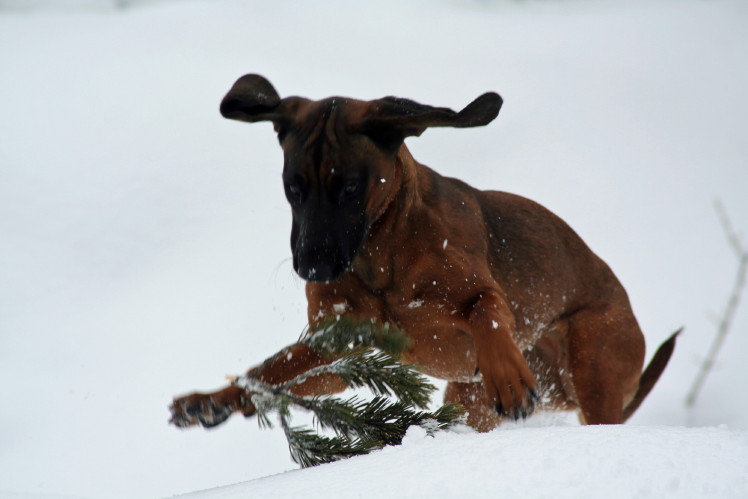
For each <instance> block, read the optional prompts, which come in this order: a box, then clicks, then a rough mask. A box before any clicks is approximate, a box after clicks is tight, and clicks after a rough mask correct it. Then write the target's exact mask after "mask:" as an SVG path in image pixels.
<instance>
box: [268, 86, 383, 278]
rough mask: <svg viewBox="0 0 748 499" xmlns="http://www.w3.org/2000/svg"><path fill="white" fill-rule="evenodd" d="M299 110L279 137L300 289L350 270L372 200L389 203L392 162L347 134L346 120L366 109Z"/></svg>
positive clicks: (307, 106)
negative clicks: (300, 283) (387, 200)
mask: <svg viewBox="0 0 748 499" xmlns="http://www.w3.org/2000/svg"><path fill="white" fill-rule="evenodd" d="M299 106H300V109H297V115H296V119H295V120H294V122H292V123H287V124H284V125H281V126H280V127H279V130H278V132H279V133H278V136H279V140H280V143H281V147H282V148H283V152H284V165H283V185H284V188H285V192H286V198H287V199H288V202H289V204H290V205H291V212H292V214H293V224H292V228H291V249H292V252H293V266H294V270H296V272H297V273H298V274H299V276H301V277H302V278H303V279H305V280H307V281H313V282H329V281H333V280H335V279H337V278H338V277H340V275H342V274H343V272H345V271H346V270H347V269H348V268H350V266H351V264H352V263H353V260H354V258H355V257H356V255H357V254H358V252H359V250H360V249H361V247H362V245H363V244H364V238H365V236H366V234H367V231H368V229H369V226H370V224H371V223H372V222H373V220H374V218H375V217H376V215H377V213H376V210H377V208H378V206H379V205H380V204H381V203H380V202H379V200H382V199H385V198H387V197H389V193H390V191H391V188H392V187H393V186H394V184H393V183H390V184H389V185H387V177H388V175H387V173H386V172H387V170H388V169H389V168H391V165H392V163H393V160H394V155H393V154H392V153H391V152H388V151H385V150H383V149H381V148H379V147H377V146H376V144H375V143H374V142H373V141H372V140H371V139H370V138H369V137H368V136H367V135H365V134H362V133H356V132H355V131H354V128H355V123H353V124H352V123H351V121H350V120H351V117H352V115H355V114H357V113H356V112H355V111H357V110H361V109H362V108H363V107H364V106H365V103H363V102H360V101H351V100H349V99H342V98H330V99H325V100H324V101H320V102H302V103H300V104H299ZM352 111H353V112H352Z"/></svg>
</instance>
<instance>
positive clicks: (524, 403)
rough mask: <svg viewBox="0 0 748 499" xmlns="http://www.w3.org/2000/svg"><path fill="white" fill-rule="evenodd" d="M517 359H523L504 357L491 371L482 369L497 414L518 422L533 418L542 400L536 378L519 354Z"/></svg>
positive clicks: (492, 366)
mask: <svg viewBox="0 0 748 499" xmlns="http://www.w3.org/2000/svg"><path fill="white" fill-rule="evenodd" d="M517 355H518V356H519V357H517V356H504V357H503V359H502V360H499V361H498V362H497V361H496V360H494V362H493V363H492V364H489V366H488V367H487V368H479V370H480V372H481V374H482V375H483V383H484V385H485V387H486V392H487V393H488V397H489V400H491V401H492V403H493V404H494V408H495V409H496V412H498V413H499V414H500V415H502V416H504V417H508V418H511V419H514V420H518V419H520V418H522V419H524V418H526V417H527V416H529V415H530V414H532V412H533V411H534V410H535V404H536V403H537V402H538V399H539V397H538V394H537V392H536V391H535V376H533V374H532V372H531V371H530V368H529V367H527V363H526V362H525V359H524V357H522V354H521V353H519V351H517Z"/></svg>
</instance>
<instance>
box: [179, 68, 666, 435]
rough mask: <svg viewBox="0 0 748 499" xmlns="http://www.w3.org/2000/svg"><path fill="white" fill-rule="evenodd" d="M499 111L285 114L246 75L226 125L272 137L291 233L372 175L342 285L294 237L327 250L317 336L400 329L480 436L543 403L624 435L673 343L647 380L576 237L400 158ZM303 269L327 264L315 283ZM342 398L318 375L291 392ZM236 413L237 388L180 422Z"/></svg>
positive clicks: (240, 397) (375, 109)
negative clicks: (239, 124)
mask: <svg viewBox="0 0 748 499" xmlns="http://www.w3.org/2000/svg"><path fill="white" fill-rule="evenodd" d="M500 106H501V98H500V97H499V96H498V95H497V94H485V95H483V96H481V97H480V98H478V99H476V101H474V102H473V103H472V104H471V105H470V106H468V107H467V108H465V109H464V110H463V111H461V112H460V113H455V112H453V111H451V110H448V109H443V108H433V107H430V106H423V105H420V104H417V103H414V102H412V101H405V100H402V99H394V98H385V99H380V100H377V101H369V102H364V101H357V100H352V99H344V98H331V99H325V100H322V101H310V100H307V99H302V98H298V97H290V98H286V99H282V100H281V99H280V98H279V97H278V96H277V93H276V92H275V90H274V89H273V88H272V86H271V85H270V83H269V82H267V80H265V79H264V78H262V77H259V76H256V75H247V76H245V77H243V78H241V79H240V80H239V81H237V83H236V84H235V86H234V87H233V88H232V90H231V91H230V92H229V94H228V95H227V96H226V98H225V99H224V101H223V104H222V112H223V114H224V116H226V117H229V118H233V119H239V120H242V121H250V122H254V121H263V120H267V121H272V122H273V123H274V124H275V127H276V131H278V132H279V137H280V139H281V145H282V147H283V149H284V153H285V158H286V166H285V168H286V170H285V171H284V179H285V180H286V183H287V186H286V187H287V193H288V192H290V193H289V194H288V195H289V199H290V201H291V204H292V208H293V210H294V217H295V218H294V223H295V224H296V223H297V220H302V218H301V217H303V216H308V217H311V218H312V221H311V222H305V223H314V222H315V217H316V218H320V217H321V216H322V215H315V214H314V213H311V214H310V210H313V209H315V208H312V207H311V201H309V202H308V203H307V204H306V205H302V204H301V198H299V200H298V201H297V200H295V198H294V197H293V196H295V195H299V191H300V189H301V188H302V187H303V189H304V190H305V194H304V195H303V196H322V194H323V193H326V192H329V191H331V190H333V191H334V189H335V188H334V187H331V186H332V185H333V184H334V183H335V181H336V178H337V177H336V176H340V175H341V174H343V175H348V176H349V177H350V175H353V174H354V173H355V175H359V174H360V173H361V172H359V171H356V172H353V171H352V169H356V168H358V169H361V168H366V171H365V172H364V173H366V176H365V178H366V184H365V185H364V186H362V187H361V188H362V189H365V196H364V197H363V198H362V202H361V203H359V204H358V205H356V206H357V208H355V209H354V211H355V210H356V209H357V210H358V211H359V212H361V213H360V216H361V217H362V218H361V220H362V222H361V223H362V224H363V225H364V229H363V232H362V240H361V241H360V243H356V244H358V247H357V248H354V251H353V256H352V258H351V261H350V262H348V261H344V260H345V259H344V258H343V257H341V261H344V264H342V265H343V266H344V267H345V268H342V267H341V268H342V270H341V272H342V273H340V275H334V274H335V272H336V271H334V270H330V269H328V270H326V271H325V272H327V275H334V278H333V279H331V280H329V282H324V280H328V279H326V278H325V277H324V276H323V280H322V281H320V280H318V279H315V277H319V276H317V275H316V273H317V272H318V271H319V272H322V271H320V270H319V269H323V268H327V267H325V265H326V264H327V262H325V261H324V256H323V257H321V258H322V259H320V257H319V254H321V253H324V254H332V250H329V249H328V248H327V246H324V245H325V244H333V243H329V241H328V240H327V239H325V241H327V242H325V241H323V242H316V241H315V239H314V238H315V236H314V235H304V234H302V235H301V236H299V233H303V232H304V230H305V229H304V228H303V227H302V228H301V229H298V230H297V228H296V227H297V226H296V225H294V227H295V228H294V230H295V231H297V237H308V239H307V240H304V241H302V244H301V246H304V244H303V242H306V244H307V246H315V245H317V246H315V247H316V248H317V250H316V253H315V254H312V255H311V256H310V255H307V254H304V253H303V251H304V250H302V249H300V247H299V245H298V244H297V245H296V246H294V252H295V253H294V265H295V267H296V269H297V272H299V273H300V274H301V275H302V277H305V278H306V279H307V280H309V281H310V282H308V283H307V286H306V294H307V300H308V318H309V323H310V324H312V325H314V324H315V323H318V322H319V321H320V320H321V319H322V318H324V317H328V316H331V315H333V314H340V313H341V312H342V311H345V313H347V314H352V315H355V316H358V317H363V318H372V319H375V320H377V321H379V322H380V323H392V324H396V325H397V326H398V327H400V328H401V329H403V330H404V331H406V332H407V334H408V335H409V336H410V338H411V339H412V347H411V348H410V349H409V350H408V351H407V352H406V353H405V355H404V360H405V361H407V362H409V363H414V364H418V365H420V366H422V367H423V369H424V371H425V372H426V373H427V374H429V375H432V376H435V377H438V378H442V379H445V380H448V381H449V384H448V386H447V390H446V395H445V398H446V400H447V401H450V402H457V403H460V404H462V405H463V406H465V407H466V409H467V410H468V411H469V419H468V421H469V423H471V424H472V425H473V426H475V427H476V428H478V429H480V430H483V431H487V430H489V429H491V428H493V427H495V426H496V424H498V423H499V422H500V421H501V419H502V417H513V418H517V417H524V416H525V415H527V414H529V413H530V412H531V411H532V410H533V407H534V403H535V401H536V394H538V395H539V396H540V401H541V403H542V404H543V406H544V407H547V408H552V409H571V408H578V409H579V410H580V419H581V420H582V421H583V422H585V423H588V424H600V423H622V422H623V421H624V420H625V419H626V418H627V417H628V416H630V414H631V412H633V410H634V409H635V408H636V407H638V405H639V404H640V403H641V401H642V400H643V398H644V397H645V396H646V395H647V392H649V390H650V389H651V387H652V385H654V382H655V381H656V380H657V378H658V377H659V375H660V373H661V372H662V370H663V369H664V368H665V365H666V364H667V361H668V359H669V356H670V353H671V352H672V349H673V347H674V343H675V336H673V337H672V338H671V339H670V340H668V341H667V342H666V343H665V344H663V345H662V346H661V348H660V351H659V353H658V356H657V357H656V358H655V361H653V362H652V363H651V364H650V366H649V367H648V369H647V371H645V373H644V375H642V365H643V362H644V337H643V335H642V333H641V331H640V329H639V326H638V324H637V321H636V319H635V318H634V315H633V313H632V310H631V306H630V304H629V300H628V297H627V295H626V292H625V291H624V289H623V287H622V286H621V284H620V283H619V282H618V280H617V279H616V277H615V276H614V275H613V273H612V272H611V270H610V269H609V268H608V266H607V265H606V264H605V263H604V262H603V261H602V260H601V259H600V258H598V257H597V256H596V255H595V254H594V253H593V252H592V251H591V250H590V249H589V248H588V247H587V246H586V245H585V243H584V242H583V241H582V240H581V239H580V238H579V236H577V234H576V233H575V232H574V231H573V230H572V229H571V228H570V227H569V226H568V225H566V223H564V222H563V221H562V220H561V219H560V218H558V217H557V216H555V215H554V214H553V213H551V212H550V211H548V210H546V209H545V208H543V207H542V206H540V205H538V204H536V203H534V202H532V201H529V200H527V199H524V198H522V197H519V196H515V195H512V194H507V193H503V192H496V191H480V190H476V189H474V188H472V187H470V186H469V185H467V184H465V183H464V182H461V181H460V180H457V179H453V178H446V177H442V176H441V175H439V174H438V173H436V172H435V171H433V170H431V169H429V168H428V167H426V166H424V165H421V164H419V163H418V162H417V161H415V160H414V159H413V157H412V156H411V154H410V152H409V151H408V148H407V147H406V146H405V145H404V143H403V139H404V138H405V137H407V136H413V135H420V133H421V132H423V131H424V130H425V129H426V128H427V127H429V126H457V127H464V126H480V125H485V124H487V123H488V122H490V121H491V120H492V119H493V118H494V117H495V116H496V114H497V113H498V111H499V107H500ZM362 165H364V166H362ZM290 169H293V171H292V172H291V173H288V171H289V170H290ZM294 175H297V176H298V175H301V176H303V186H302V187H299V186H298V185H296V186H295V187H294V182H297V180H294V178H296V177H294ZM356 178H359V177H356ZM352 189H353V190H355V189H356V187H354V188H352ZM334 192H337V191H334ZM325 195H326V194H325ZM336 195H337V194H336ZM362 195H363V194H362ZM299 196H301V195H299ZM340 196H341V197H340V199H344V197H345V195H344V194H340ZM305 199H306V198H305ZM309 199H312V198H311V197H310V198H309ZM315 199H316V198H315ZM320 199H321V198H320ZM336 199H337V198H336ZM305 202H306V201H305ZM319 202H320V203H322V201H319ZM295 203H296V204H295ZM340 203H343V202H342V201H340ZM320 209H322V208H320ZM341 209H342V208H341ZM356 213H358V212H356ZM356 213H352V214H351V216H354V215H356ZM356 216H358V215H356ZM302 221H303V220H302ZM300 223H301V222H300ZM311 230H312V229H308V231H311ZM346 230H348V229H346ZM299 231H300V232H299ZM351 231H352V229H351ZM345 233H346V234H347V233H348V232H345ZM333 236H334V235H333ZM333 236H329V237H333ZM326 237H327V236H326ZM328 239H329V238H328ZM354 243H355V241H354ZM341 244H343V243H341ZM297 257H298V258H297ZM305 258H307V259H314V258H316V259H317V260H315V262H317V263H316V264H308V265H306V267H305V263H304V259H305ZM331 258H332V257H329V258H328V259H331ZM297 260H298V261H297ZM315 265H316V266H315ZM330 266H332V264H330ZM311 281H318V282H311ZM289 351H290V352H291V353H292V354H293V355H290V356H289V355H287V353H288V352H289ZM289 359H290V360H289ZM329 361H330V359H323V358H320V357H319V355H317V354H316V353H315V352H314V351H312V350H310V349H309V348H308V347H306V346H304V345H293V346H291V347H289V349H287V350H284V351H283V352H282V353H281V354H278V355H276V356H275V357H273V358H271V359H269V360H268V361H266V362H265V363H264V364H262V365H261V366H259V367H257V368H255V369H253V370H251V371H250V373H253V374H255V375H256V376H257V377H258V378H259V379H261V380H263V381H266V382H269V383H274V382H281V381H285V380H288V379H291V378H293V377H295V376H296V375H297V374H299V373H301V372H303V371H305V370H307V369H309V368H310V367H313V366H317V365H320V364H323V363H325V362H329ZM642 376H644V378H645V380H646V382H643V381H640V379H642ZM645 385H646V386H645ZM343 388H344V385H343V383H342V382H341V380H340V379H339V378H337V377H335V376H334V375H324V376H318V377H316V378H312V379H310V380H308V381H307V382H306V383H304V384H303V385H301V386H300V387H298V388H297V390H296V391H297V393H298V394H299V395H317V394H326V393H333V392H337V391H340V390H342V389H343ZM235 411H238V412H242V413H244V414H245V415H251V414H252V413H253V412H254V407H253V406H252V403H251V394H248V393H245V392H244V391H243V390H242V389H240V388H238V387H236V386H229V387H227V388H225V389H223V390H221V391H218V392H216V393H212V394H205V395H203V394H193V395H190V396H187V397H182V398H179V399H176V400H175V401H174V404H173V406H172V413H173V418H172V421H173V422H174V423H175V424H177V425H178V426H189V425H191V424H198V423H201V424H203V425H204V426H212V425H214V424H218V423H220V422H221V421H223V420H224V419H226V417H228V415H229V414H230V413H231V412H235Z"/></svg>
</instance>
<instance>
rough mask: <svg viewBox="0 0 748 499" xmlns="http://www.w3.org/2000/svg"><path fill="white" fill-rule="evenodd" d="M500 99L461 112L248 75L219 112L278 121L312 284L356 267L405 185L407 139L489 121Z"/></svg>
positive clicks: (305, 274) (300, 257) (298, 243)
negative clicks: (326, 92) (313, 94)
mask: <svg viewBox="0 0 748 499" xmlns="http://www.w3.org/2000/svg"><path fill="white" fill-rule="evenodd" d="M501 104H502V100H501V97H499V95H498V94H496V93H486V94H483V95H481V96H480V97H478V98H477V99H475V100H474V101H473V102H472V103H470V104H469V105H468V106H467V107H465V109H463V110H462V111H460V112H455V111H452V110H451V109H447V108H437V107H432V106H426V105H423V104H418V103H417V102H414V101H411V100H407V99H400V98H396V97H385V98H383V99H378V100H373V101H358V100H354V99H348V98H342V97H330V98H327V99H323V100H320V101H311V100H309V99H305V98H302V97H286V98H284V99H281V98H280V97H279V96H278V93H277V92H276V91H275V89H274V88H273V86H272V85H271V84H270V82H269V81H267V80H266V79H265V78H263V77H262V76H259V75H245V76H242V77H241V78H239V80H237V82H236V83H235V84H234V86H233V87H232V88H231V90H230V91H229V93H228V94H227V95H226V97H224V99H223V101H222V102H221V114H222V115H223V116H224V117H226V118H230V119H234V120H239V121H247V122H250V123H253V122H256V121H271V122H272V123H273V125H274V127H275V131H276V132H277V133H278V140H279V141H280V144H281V147H282V148H283V153H284V165H283V183H284V186H285V191H286V197H287V199H288V202H289V203H290V205H291V211H292V213H293V225H292V229H291V249H292V251H293V266H294V269H295V270H296V272H297V273H298V274H299V276H301V277H302V278H303V279H306V280H307V281H314V282H329V281H333V280H335V279H337V278H338V277H340V275H342V274H343V272H345V271H346V270H347V269H348V268H349V267H350V266H351V264H352V263H353V260H354V258H355V257H356V255H357V254H358V252H359V250H360V249H361V247H362V245H363V242H364V238H365V236H366V234H367V231H368V230H369V227H370V226H371V224H372V223H373V222H374V221H375V220H376V219H377V218H378V217H379V216H381V214H382V213H383V212H384V210H385V209H386V207H387V205H388V203H390V202H391V201H392V199H394V197H395V195H396V194H397V192H398V191H399V189H400V188H401V183H402V175H398V174H397V171H396V167H395V165H396V163H397V154H398V150H399V149H400V147H401V146H402V144H403V141H404V140H405V138H406V137H410V136H417V135H420V134H421V133H423V131H424V130H426V128H428V127H432V126H442V127H444V126H449V127H458V128H463V127H474V126H483V125H486V124H488V123H490V122H491V121H492V120H493V119H494V118H495V117H496V116H497V115H498V113H499V109H500V108H501Z"/></svg>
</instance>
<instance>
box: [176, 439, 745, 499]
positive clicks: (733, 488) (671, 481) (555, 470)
mask: <svg viewBox="0 0 748 499" xmlns="http://www.w3.org/2000/svg"><path fill="white" fill-rule="evenodd" d="M747 463H748V432H744V431H729V430H727V429H723V428H679V427H664V426H656V427H635V426H607V427H606V426H597V427H545V428H514V429H511V430H506V431H502V430H498V431H493V432H491V433H489V434H487V435H480V434H469V435H464V434H463V435H460V434H455V433H441V434H438V435H437V436H436V437H435V438H428V437H426V436H425V432H424V431H423V430H421V429H420V428H419V429H417V430H416V429H412V430H411V431H410V432H409V434H408V436H406V439H405V441H404V442H403V445H402V446H401V447H388V448H385V449H383V450H382V451H379V452H376V453H374V454H370V455H368V456H363V457H359V458H354V459H350V460H347V461H341V462H337V463H332V464H329V465H324V466H321V467H318V468H309V469H305V470H298V471H291V472H287V473H284V474H281V475H275V476H271V477H267V478H260V479H257V480H253V481H251V482H247V483H242V484H237V485H233V486H230V487H223V488H220V489H214V490H206V491H202V492H196V493H192V494H187V495H185V496H183V497H185V498H190V499H198V498H201V499H233V498H237V499H239V498H246V497H273V498H276V499H281V498H289V499H290V498H294V499H295V498H298V497H305V498H308V499H315V498H319V499H325V498H329V497H359V498H372V499H373V498H379V497H403V498H405V497H407V498H452V497H477V498H480V497H486V498H488V497H555V498H570V499H578V498H580V497H605V498H610V499H617V498H634V497H636V498H643V497H652V498H666V497H720V498H730V497H734V498H738V497H746V495H748V466H746V464H747ZM180 497H182V496H180Z"/></svg>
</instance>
